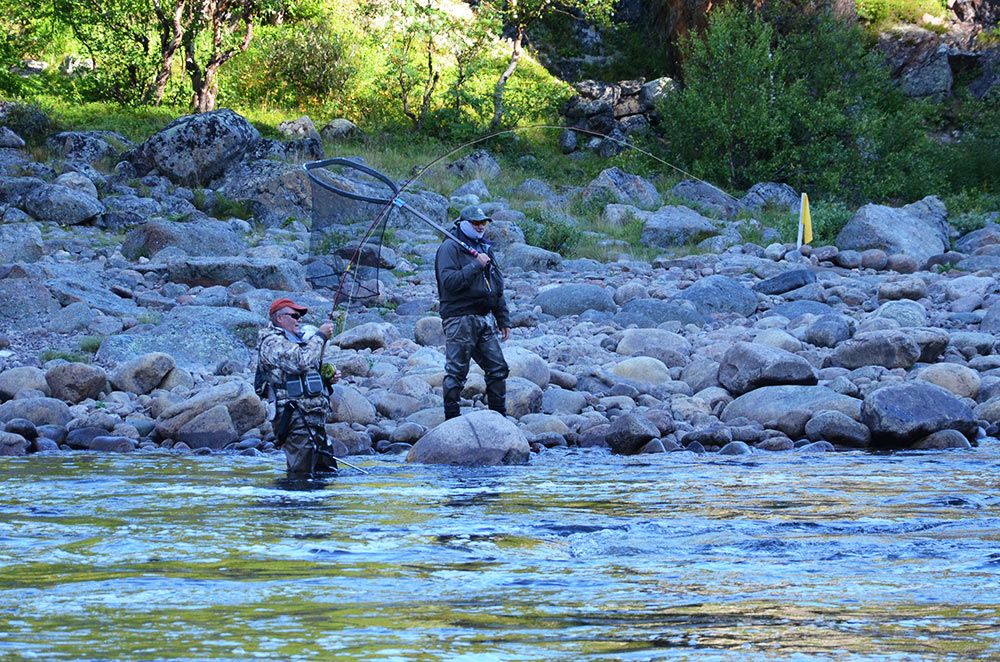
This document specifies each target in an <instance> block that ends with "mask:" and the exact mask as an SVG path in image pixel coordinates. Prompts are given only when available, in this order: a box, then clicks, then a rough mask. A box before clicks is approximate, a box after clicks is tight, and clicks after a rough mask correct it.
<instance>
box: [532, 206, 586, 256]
mask: <svg viewBox="0 0 1000 662" xmlns="http://www.w3.org/2000/svg"><path fill="white" fill-rule="evenodd" d="M527 216H528V218H527V220H525V221H524V222H523V223H522V224H521V230H522V231H523V232H524V241H525V243H527V244H530V245H531V246H538V247H539V248H544V249H545V250H548V251H553V252H555V253H559V254H560V255H568V254H569V253H570V251H571V250H572V249H573V246H574V245H575V244H576V242H577V240H578V239H579V229H578V228H576V227H575V226H574V225H572V224H571V223H570V222H569V221H568V220H567V219H565V218H560V217H558V216H556V215H555V214H552V213H550V212H547V211H544V210H539V209H532V210H529V211H528V213H527Z"/></svg>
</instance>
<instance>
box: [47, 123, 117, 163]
mask: <svg viewBox="0 0 1000 662" xmlns="http://www.w3.org/2000/svg"><path fill="white" fill-rule="evenodd" d="M46 144H47V145H48V147H49V149H50V150H52V152H53V153H54V154H58V155H60V156H62V157H63V158H64V159H66V160H67V161H75V162H78V163H94V162H95V161H100V160H101V159H107V158H111V157H114V156H116V155H117V154H118V153H119V152H120V151H121V150H122V149H124V148H128V147H131V146H132V143H131V141H129V139H128V138H126V137H125V136H123V135H121V134H120V133H115V132H114V131H63V132H61V133H57V134H55V135H54V136H51V137H50V138H49V139H48V140H46Z"/></svg>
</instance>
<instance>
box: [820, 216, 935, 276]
mask: <svg viewBox="0 0 1000 662" xmlns="http://www.w3.org/2000/svg"><path fill="white" fill-rule="evenodd" d="M834 243H835V244H836V246H837V248H839V249H840V250H858V251H862V250H866V249H869V248H879V249H882V250H883V251H885V252H886V253H889V254H894V253H905V254H906V255H910V256H911V257H914V258H916V260H917V261H918V262H919V263H920V264H923V263H924V262H926V261H927V260H928V259H929V258H931V257H932V256H934V255H939V254H941V253H943V252H944V251H945V248H946V247H947V243H948V237H947V236H942V235H941V230H940V228H938V227H936V224H934V223H928V222H926V218H925V217H923V216H921V215H914V214H910V213H907V212H906V211H905V210H904V209H894V208H892V207H886V206H883V205H875V204H868V205H865V206H864V207H862V208H861V209H859V210H858V211H857V213H855V214H854V216H853V217H852V218H851V220H850V221H848V222H847V225H845V226H844V227H843V229H841V231H840V233H839V234H837V239H836V240H835V242H834Z"/></svg>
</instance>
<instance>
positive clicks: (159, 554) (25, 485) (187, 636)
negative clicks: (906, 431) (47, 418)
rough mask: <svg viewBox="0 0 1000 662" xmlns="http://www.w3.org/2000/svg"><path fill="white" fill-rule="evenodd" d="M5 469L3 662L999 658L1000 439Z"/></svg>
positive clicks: (110, 462)
mask: <svg viewBox="0 0 1000 662" xmlns="http://www.w3.org/2000/svg"><path fill="white" fill-rule="evenodd" d="M401 459H402V458H401V457H400V458H395V459H390V460H386V459H376V458H370V459H368V460H365V461H363V465H364V466H365V467H366V468H367V469H368V470H369V471H371V472H372V473H371V475H367V476H366V475H362V474H360V473H355V472H350V470H346V471H345V473H344V474H343V475H341V476H340V477H337V478H335V479H332V480H330V481H327V482H326V483H312V484H306V485H303V484H298V485H296V484H288V483H286V482H284V480H283V478H284V472H283V459H282V458H280V457H278V456H272V457H267V458H244V457H218V456H217V457H194V456H172V455H166V454H162V455H158V454H134V455H130V456H116V455H108V454H104V455H94V454H83V453H78V454H60V455H50V456H34V457H29V458H0V475H2V476H3V479H2V482H0V657H3V658H11V659H19V658H20V659H26V658H42V659H58V658H73V659H79V658H105V659H106V658H113V659H179V658H183V659H205V658H215V659H232V660H242V659H248V658H267V659H275V658H278V659H306V658H314V659H331V658H340V659H344V658H358V659H371V658H378V659H401V660H403V659H406V660H409V659H414V658H424V659H429V658H435V657H448V658H452V659H453V658H456V657H463V656H464V657H467V658H469V659H472V658H475V659H496V660H519V659H528V658H534V659H538V658H545V659H572V658H579V657H585V656H589V657H593V658H602V659H652V658H662V657H693V656H697V657H705V656H708V657H713V656H714V657H728V658H748V657H749V658H755V657H756V658H758V659H759V658H772V657H795V656H802V657H806V656H812V655H824V656H835V657H879V658H885V657H895V658H898V659H913V658H914V657H942V658H943V657H953V658H969V657H983V658H986V657H994V658H996V657H1000V584H998V578H1000V577H998V575H1000V489H998V482H1000V478H998V476H1000V442H991V443H989V444H986V445H984V446H981V447H980V448H978V449H975V450H972V451H962V452H945V453H926V454H923V453H912V454H905V453H901V454H896V455H868V454H863V453H838V454H826V455H796V454H791V453H773V454H768V453H763V454H759V455H755V456H753V457H752V458H749V459H727V458H723V457H719V456H694V455H691V454H686V453H673V454H667V455H655V456H641V457H632V458H621V457H613V456H610V455H607V454H606V453H604V452H603V451H597V450H586V451H572V450H571V451H561V452H560V451H556V452H547V453H545V454H543V455H541V456H535V457H533V458H532V463H531V464H530V465H529V466H526V467H502V468H491V469H476V470H471V469H457V468H447V467H433V466H411V465H405V464H402V462H401Z"/></svg>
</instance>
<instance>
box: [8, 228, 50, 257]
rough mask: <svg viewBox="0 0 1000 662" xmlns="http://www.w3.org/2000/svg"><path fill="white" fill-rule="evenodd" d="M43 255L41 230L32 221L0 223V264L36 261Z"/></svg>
mask: <svg viewBox="0 0 1000 662" xmlns="http://www.w3.org/2000/svg"><path fill="white" fill-rule="evenodd" d="M42 255H44V247H43V245H42V232H41V230H39V229H38V226H37V225H35V224H34V223H10V224H3V225H0V264H6V263H10V262H38V261H39V260H40V259H42Z"/></svg>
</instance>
